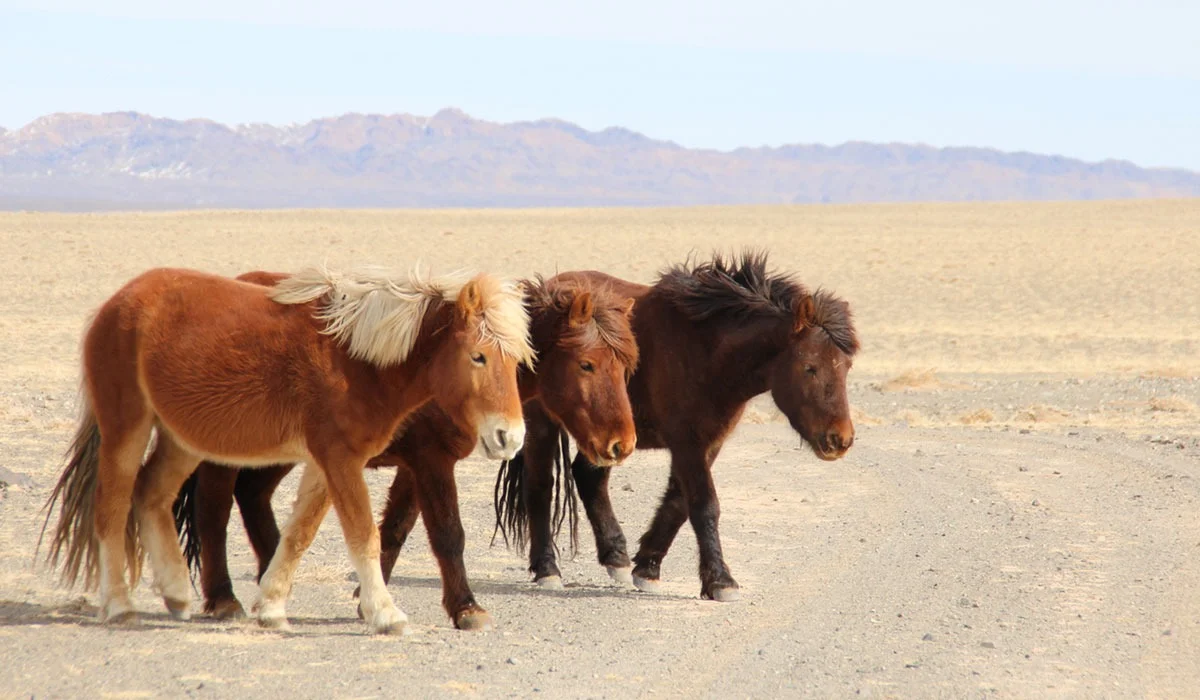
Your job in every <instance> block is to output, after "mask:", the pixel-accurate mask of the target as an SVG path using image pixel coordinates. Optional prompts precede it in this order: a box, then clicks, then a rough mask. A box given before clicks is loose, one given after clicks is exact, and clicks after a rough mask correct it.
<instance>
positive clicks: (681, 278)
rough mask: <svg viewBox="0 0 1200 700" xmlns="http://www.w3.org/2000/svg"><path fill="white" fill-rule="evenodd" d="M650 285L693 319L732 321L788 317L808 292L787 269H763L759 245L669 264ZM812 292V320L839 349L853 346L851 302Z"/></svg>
mask: <svg viewBox="0 0 1200 700" xmlns="http://www.w3.org/2000/svg"><path fill="white" fill-rule="evenodd" d="M654 288H655V290H657V291H659V292H660V293H662V294H663V295H664V296H665V297H666V298H667V299H668V300H670V302H671V303H672V304H673V305H674V306H675V307H676V308H677V309H679V310H680V311H681V312H683V314H684V315H685V316H687V317H688V318H689V319H691V320H693V321H710V320H723V321H726V322H731V323H742V322H744V321H745V320H747V319H748V318H764V317H766V318H778V319H780V320H781V321H783V320H786V321H791V320H792V319H794V318H795V317H796V307H797V305H798V304H799V303H800V302H801V300H803V299H804V298H805V297H806V296H809V291H808V289H807V288H806V287H805V286H804V285H803V284H801V283H800V282H799V281H797V280H796V279H795V278H793V277H792V276H791V275H788V274H783V273H771V272H768V271H767V254H766V252H765V251H761V250H750V251H745V252H743V253H742V254H740V255H737V256H732V257H725V256H723V255H720V254H717V255H714V256H713V259H712V260H711V261H706V262H697V261H695V260H688V261H687V262H684V263H680V264H677V265H672V266H671V267H669V268H667V269H666V270H665V271H663V273H662V274H661V275H660V276H659V279H658V283H657V284H655V285H654ZM812 297H813V306H814V308H815V312H816V313H815V315H816V323H817V325H818V326H819V327H821V328H822V329H823V330H824V331H825V332H826V333H827V334H828V335H829V338H830V340H831V341H832V342H833V343H834V344H835V345H836V346H837V347H838V349H840V350H841V351H842V352H844V353H846V354H848V355H853V354H854V353H855V352H857V350H858V338H857V337H856V336H855V332H854V323H853V321H852V319H851V315H850V305H849V304H847V303H846V302H845V301H843V300H841V299H839V298H837V297H835V296H833V295H832V294H830V293H828V292H825V291H823V290H818V291H817V292H816V294H813V295H812Z"/></svg>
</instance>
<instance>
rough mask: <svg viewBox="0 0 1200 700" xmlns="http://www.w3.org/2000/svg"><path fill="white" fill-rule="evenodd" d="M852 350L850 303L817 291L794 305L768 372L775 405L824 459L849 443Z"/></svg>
mask: <svg viewBox="0 0 1200 700" xmlns="http://www.w3.org/2000/svg"><path fill="white" fill-rule="evenodd" d="M857 350H858V340H857V338H856V337H855V334H854V327H853V325H852V324H851V319H850V310H849V305H848V304H846V302H844V301H842V300H840V299H837V298H835V297H833V296H831V295H829V294H826V293H824V292H820V291H818V292H817V293H816V294H815V295H808V294H805V295H804V296H802V297H801V298H800V300H799V301H798V302H797V304H796V311H795V318H794V321H793V323H792V327H791V328H790V329H789V339H788V341H787V345H786V348H785V349H784V351H783V352H781V353H780V354H779V355H777V356H776V357H775V360H774V361H773V363H772V367H771V368H770V378H769V382H770V390H771V397H772V398H773V399H774V400H775V405H776V406H778V407H779V410H781V411H783V413H784V415H786V416H787V418H788V421H789V422H790V423H791V424H792V428H794V429H795V430H796V432H798V433H800V436H801V437H802V438H804V440H805V441H806V442H807V443H808V444H809V446H811V447H812V449H813V452H815V453H816V454H817V456H818V457H820V458H821V459H824V460H835V459H838V458H840V457H842V456H844V455H845V454H846V451H847V450H849V449H850V446H851V445H852V444H854V423H853V422H852V421H851V420H850V402H849V400H848V399H847V396H846V373H847V372H849V371H850V366H851V363H852V361H853V356H854V353H855V352H856V351H857Z"/></svg>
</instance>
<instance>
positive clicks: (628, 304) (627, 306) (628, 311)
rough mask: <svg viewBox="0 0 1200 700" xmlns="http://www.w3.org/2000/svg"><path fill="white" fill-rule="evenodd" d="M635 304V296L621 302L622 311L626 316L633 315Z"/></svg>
mask: <svg viewBox="0 0 1200 700" xmlns="http://www.w3.org/2000/svg"><path fill="white" fill-rule="evenodd" d="M633 304H634V298H633V297H629V298H628V299H626V300H625V303H623V304H621V313H623V314H625V318H632V317H633Z"/></svg>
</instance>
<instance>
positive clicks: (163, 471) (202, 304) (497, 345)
mask: <svg viewBox="0 0 1200 700" xmlns="http://www.w3.org/2000/svg"><path fill="white" fill-rule="evenodd" d="M528 334H529V317H528V314H527V313H526V311H525V306H524V304H523V303H522V294H521V292H520V290H519V289H518V288H517V287H516V285H515V284H513V283H511V282H504V281H501V280H499V279H497V278H495V277H491V276H488V275H479V276H476V277H474V278H472V279H470V280H467V279H465V278H463V277H458V276H451V277H440V278H432V279H428V278H426V277H424V276H423V275H421V274H419V273H416V272H413V273H409V274H407V275H401V276H397V275H392V274H388V273H385V272H383V271H380V270H375V269H371V270H360V271H357V272H351V273H347V274H336V273H333V272H330V271H328V270H315V269H314V270H309V271H305V272H302V273H300V274H298V275H295V276H293V277H290V278H288V279H286V280H283V281H282V282H280V284H279V285H278V286H277V287H275V288H274V289H269V288H266V287H262V286H259V285H254V284H248V283H246V282H240V281H236V280H232V279H229V278H225V277H218V276H216V275H209V274H204V273H200V272H195V271H190V270H174V269H158V270H151V271H149V272H146V273H144V274H142V275H141V276H139V277H137V278H136V279H134V280H133V281H131V282H129V283H128V284H126V285H125V286H124V287H123V288H122V289H121V290H120V291H118V292H117V293H116V294H115V295H114V296H113V297H112V298H111V299H109V300H108V301H107V302H105V304H104V305H103V306H101V308H100V310H99V311H98V312H97V314H96V316H95V319H94V320H93V321H92V323H91V325H90V327H89V328H88V331H87V333H86V335H85V337H84V343H83V389H84V396H85V400H84V404H83V417H82V420H81V422H80V426H79V429H78V431H77V433H76V436H75V441H74V443H73V445H72V448H71V450H70V452H69V461H68V464H67V467H66V469H65V471H64V473H63V475H62V477H61V478H60V479H59V482H58V485H57V486H56V487H55V489H54V492H53V493H52V495H51V497H50V500H49V502H48V503H47V508H48V510H50V511H52V510H53V507H54V504H55V503H56V502H58V501H59V500H60V499H61V501H62V508H61V510H60V512H59V520H58V525H57V527H56V529H55V532H54V537H53V541H52V543H51V550H50V553H49V556H48V559H49V561H50V563H51V565H57V563H58V561H59V560H60V558H61V559H65V572H64V579H65V581H66V582H67V583H69V584H73V583H74V582H75V581H76V580H77V578H78V576H79V574H80V573H81V572H82V573H83V574H84V576H85V584H86V585H88V586H90V585H91V584H92V583H93V582H94V581H95V580H96V579H97V578H98V579H99V585H100V618H101V619H102V620H105V621H108V622H112V623H117V622H126V621H132V620H134V619H135V613H134V610H133V605H132V603H131V601H130V598H129V584H130V583H131V582H132V583H135V584H136V582H137V581H138V579H139V578H140V572H141V566H140V564H141V553H140V549H139V548H140V547H144V548H145V552H146V553H147V554H148V555H149V558H150V564H151V568H152V570H153V572H154V577H155V583H156V588H157V589H158V590H160V591H161V592H162V595H163V599H164V602H165V603H166V606H167V609H168V610H169V611H170V612H171V614H172V615H173V616H174V617H176V618H178V619H187V618H188V617H189V616H190V615H189V603H190V600H189V599H190V591H189V582H188V575H187V564H186V563H185V562H184V559H183V556H182V554H181V552H180V550H179V546H178V543H177V541H176V533H175V529H174V527H173V526H174V520H173V518H172V514H171V505H172V503H173V501H174V500H175V496H176V494H177V493H178V492H179V488H180V486H182V485H183V482H184V481H185V480H186V479H187V477H188V476H189V475H190V474H191V473H192V471H193V470H195V469H196V466H197V465H198V464H199V463H200V462H201V461H202V460H204V459H211V460H217V461H221V462H225V463H234V464H245V465H254V466H261V465H268V464H276V463H278V462H280V461H284V460H287V461H304V462H305V463H306V465H307V466H306V468H305V471H304V475H303V477H302V479H301V484H300V490H299V495H298V497H297V499H296V505H295V508H294V510H293V512H292V516H291V519H290V521H289V523H288V524H287V526H286V527H285V530H284V536H283V540H284V541H283V543H282V546H280V547H279V549H278V550H277V556H275V557H274V559H273V560H272V562H271V566H270V568H269V569H268V571H267V573H266V575H265V576H264V577H263V580H262V592H261V601H260V611H259V621H260V623H261V624H263V625H265V626H269V627H283V626H286V625H287V618H286V614H285V611H284V604H285V600H286V597H287V595H288V593H289V592H290V589H291V583H292V576H293V573H294V571H295V567H296V564H297V563H298V561H299V558H300V556H301V555H302V554H303V552H304V551H305V550H306V549H307V547H308V545H309V544H310V543H311V542H312V538H313V536H314V534H315V531H316V529H317V526H318V525H319V524H320V521H321V518H322V517H323V516H324V514H325V513H326V512H327V511H328V509H329V505H330V503H331V502H332V505H333V507H334V508H336V510H337V512H338V516H339V519H340V521H341V524H342V532H343V534H344V536H345V540H346V544H347V546H348V548H349V550H350V559H351V561H352V563H353V565H354V568H355V570H356V571H357V572H358V576H359V580H360V581H362V582H363V600H362V609H363V612H364V613H365V619H366V620H367V622H368V625H369V627H370V629H371V630H372V631H374V632H383V633H395V632H400V631H402V630H403V628H404V625H405V622H406V617H405V615H404V613H403V612H401V611H400V610H399V608H397V607H396V605H395V603H393V602H392V599H391V596H390V595H389V594H388V591H387V587H386V585H385V584H384V581H383V575H382V573H381V572H380V568H379V530H378V529H377V528H376V527H375V523H374V520H373V518H372V516H371V504H370V501H369V494H368V492H367V485H366V481H365V480H364V479H363V473H362V469H363V465H364V464H365V463H366V461H367V460H368V459H369V458H371V457H372V456H374V455H376V454H378V453H379V451H380V450H382V449H383V448H384V447H386V446H387V444H388V442H389V441H390V440H391V439H392V435H393V434H395V431H396V429H397V427H398V426H399V425H400V423H401V421H402V420H403V419H404V418H405V417H406V416H407V415H408V414H409V413H411V412H412V411H413V410H414V409H416V408H418V407H419V406H421V405H422V404H424V403H425V402H426V401H428V400H430V399H433V400H435V401H436V402H437V403H438V405H439V406H441V407H442V408H443V409H444V410H445V411H446V412H447V413H448V414H449V415H451V416H453V417H454V419H455V421H456V422H458V423H461V424H462V425H464V426H470V428H471V429H472V430H476V431H478V432H479V433H480V435H481V436H482V438H483V441H484V443H485V446H486V447H487V449H488V451H489V452H491V453H492V455H493V456H504V455H511V454H512V453H513V452H515V450H516V448H517V446H518V445H519V444H520V442H521V438H522V436H523V435H524V432H525V428H524V423H523V421H522V420H521V405H520V401H519V397H518V391H517V365H518V363H526V364H527V363H530V362H531V361H532V358H533V349H532V348H531V347H530V345H529V337H528ZM152 436H156V439H155V448H154V451H153V454H152V455H151V456H150V457H149V459H148V460H147V461H146V462H145V463H144V464H143V461H142V458H143V456H144V455H145V453H146V450H147V446H148V444H149V443H150V441H151V437H152ZM50 515H51V513H47V516H46V518H47V524H48V523H49V518H50ZM127 523H128V527H127ZM43 532H44V529H43ZM131 552H132V553H133V554H134V556H133V557H129V553H131ZM127 569H128V570H129V573H130V574H131V576H130V577H129V578H128V579H127V578H126V572H127Z"/></svg>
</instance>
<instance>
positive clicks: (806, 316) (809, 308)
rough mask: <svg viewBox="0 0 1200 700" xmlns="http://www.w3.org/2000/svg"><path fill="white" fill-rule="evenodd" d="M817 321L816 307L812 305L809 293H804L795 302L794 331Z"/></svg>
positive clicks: (811, 325) (808, 326)
mask: <svg viewBox="0 0 1200 700" xmlns="http://www.w3.org/2000/svg"><path fill="white" fill-rule="evenodd" d="M816 323H817V307H816V306H815V305H813V298H812V295H811V294H805V295H804V298H803V299H801V300H800V303H799V304H796V332H797V333H799V332H800V331H802V330H804V329H805V328H812V327H813V326H814V325H816Z"/></svg>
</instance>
